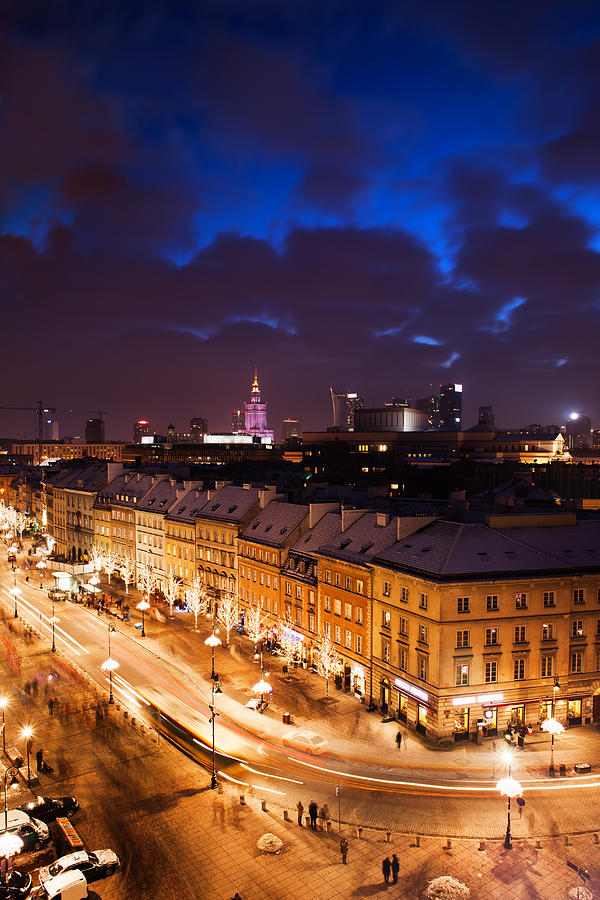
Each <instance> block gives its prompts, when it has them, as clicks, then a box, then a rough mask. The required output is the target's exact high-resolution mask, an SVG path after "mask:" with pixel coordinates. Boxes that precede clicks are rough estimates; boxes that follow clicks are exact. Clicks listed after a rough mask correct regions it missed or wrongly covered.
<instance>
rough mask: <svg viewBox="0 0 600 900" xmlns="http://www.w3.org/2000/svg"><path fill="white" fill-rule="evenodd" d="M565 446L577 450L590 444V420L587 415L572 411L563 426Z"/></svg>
mask: <svg viewBox="0 0 600 900" xmlns="http://www.w3.org/2000/svg"><path fill="white" fill-rule="evenodd" d="M565 432H566V438H567V447H568V448H569V450H579V449H584V448H586V447H591V445H592V420H591V418H590V417H589V416H584V415H582V414H581V413H577V412H572V413H571V415H570V416H569V418H568V419H567V423H566V426H565Z"/></svg>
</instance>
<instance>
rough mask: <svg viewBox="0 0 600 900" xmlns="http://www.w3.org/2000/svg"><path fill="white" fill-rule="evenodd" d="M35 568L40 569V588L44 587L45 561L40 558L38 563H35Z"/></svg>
mask: <svg viewBox="0 0 600 900" xmlns="http://www.w3.org/2000/svg"><path fill="white" fill-rule="evenodd" d="M35 567H36V569H39V570H40V590H41V589H42V588H43V587H44V569H45V568H46V561H45V560H43V559H40V561H39V563H36V564H35Z"/></svg>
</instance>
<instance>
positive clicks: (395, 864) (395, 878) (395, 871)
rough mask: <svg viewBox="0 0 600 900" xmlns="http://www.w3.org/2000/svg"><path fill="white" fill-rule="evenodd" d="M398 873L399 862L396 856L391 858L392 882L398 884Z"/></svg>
mask: <svg viewBox="0 0 600 900" xmlns="http://www.w3.org/2000/svg"><path fill="white" fill-rule="evenodd" d="M399 871H400V861H399V859H398V857H397V856H396V854H395V853H394V855H393V856H392V881H393V882H394V884H398V872H399Z"/></svg>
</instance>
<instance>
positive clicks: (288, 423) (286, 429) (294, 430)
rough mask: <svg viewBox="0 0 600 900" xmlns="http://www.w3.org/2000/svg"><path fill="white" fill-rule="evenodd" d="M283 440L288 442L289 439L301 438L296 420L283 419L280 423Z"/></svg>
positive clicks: (298, 423)
mask: <svg viewBox="0 0 600 900" xmlns="http://www.w3.org/2000/svg"><path fill="white" fill-rule="evenodd" d="M282 428H283V432H282V433H283V440H284V441H288V440H289V439H290V438H298V437H301V432H300V422H299V421H298V419H284V420H283V422H282Z"/></svg>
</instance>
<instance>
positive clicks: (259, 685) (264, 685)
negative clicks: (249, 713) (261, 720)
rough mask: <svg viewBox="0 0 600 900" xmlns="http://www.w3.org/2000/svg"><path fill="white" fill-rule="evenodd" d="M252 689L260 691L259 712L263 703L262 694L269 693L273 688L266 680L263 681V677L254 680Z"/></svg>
mask: <svg viewBox="0 0 600 900" xmlns="http://www.w3.org/2000/svg"><path fill="white" fill-rule="evenodd" d="M252 690H253V691H260V706H261V712H262V706H263V703H264V695H265V694H270V693H271V691H272V690H273V688H272V687H271V685H270V684H269V682H268V681H265V679H264V678H261V679H260V681H257V682H256V684H255V685H254V687H253V688H252Z"/></svg>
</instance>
